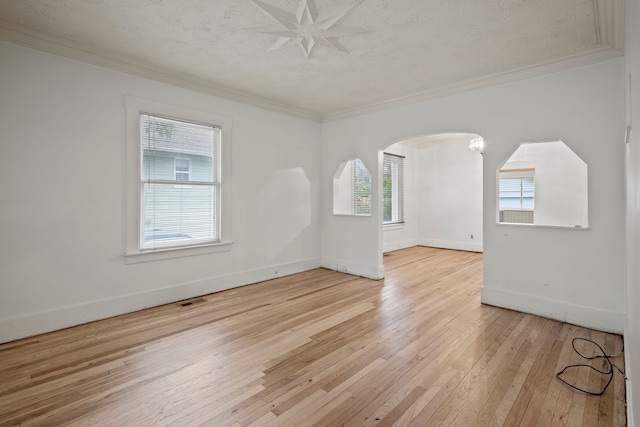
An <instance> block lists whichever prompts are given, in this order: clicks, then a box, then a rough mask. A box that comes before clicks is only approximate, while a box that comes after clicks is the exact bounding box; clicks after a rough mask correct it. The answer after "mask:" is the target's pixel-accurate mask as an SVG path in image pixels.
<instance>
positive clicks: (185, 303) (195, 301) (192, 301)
mask: <svg viewBox="0 0 640 427" xmlns="http://www.w3.org/2000/svg"><path fill="white" fill-rule="evenodd" d="M201 302H204V300H203V299H202V298H196V299H190V300H188V301H181V302H179V303H178V305H179V306H180V307H189V306H190V305H194V304H199V303H201Z"/></svg>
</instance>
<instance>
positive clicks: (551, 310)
mask: <svg viewBox="0 0 640 427" xmlns="http://www.w3.org/2000/svg"><path fill="white" fill-rule="evenodd" d="M481 301H482V303H483V304H488V305H494V306H496V307H502V308H508V309H510V310H516V311H521V312H524V313H530V314H535V315H537V316H542V317H547V318H550V319H555V320H559V321H560V322H566V323H571V324H574V325H578V326H583V327H585V328H590V329H596V330H599V331H603V332H613V333H616V334H621V335H622V334H623V333H624V325H625V319H626V315H625V314H624V313H620V312H616V311H610V310H602V309H598V308H594V307H586V306H582V305H577V304H571V303H567V302H562V301H558V300H552V299H548V298H543V297H539V296H535V295H529V294H524V293H520V292H512V291H505V290H502V289H491V288H487V287H486V286H483V287H482V292H481Z"/></svg>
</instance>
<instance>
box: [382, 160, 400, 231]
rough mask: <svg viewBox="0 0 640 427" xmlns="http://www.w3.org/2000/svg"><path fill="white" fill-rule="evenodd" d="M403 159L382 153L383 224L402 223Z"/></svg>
mask: <svg viewBox="0 0 640 427" xmlns="http://www.w3.org/2000/svg"><path fill="white" fill-rule="evenodd" d="M403 174H404V157H402V156H397V155H395V154H389V153H384V156H383V166H382V209H383V216H382V222H383V224H396V223H402V222H404V190H403Z"/></svg>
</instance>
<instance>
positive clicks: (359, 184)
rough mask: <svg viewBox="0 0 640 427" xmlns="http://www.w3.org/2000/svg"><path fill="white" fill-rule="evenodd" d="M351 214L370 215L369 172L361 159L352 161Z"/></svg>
mask: <svg viewBox="0 0 640 427" xmlns="http://www.w3.org/2000/svg"><path fill="white" fill-rule="evenodd" d="M352 169H353V181H352V183H353V189H352V194H353V214H354V215H371V174H370V173H369V171H368V170H367V167H366V166H365V165H364V163H362V160H360V159H355V160H354V161H353V168H352Z"/></svg>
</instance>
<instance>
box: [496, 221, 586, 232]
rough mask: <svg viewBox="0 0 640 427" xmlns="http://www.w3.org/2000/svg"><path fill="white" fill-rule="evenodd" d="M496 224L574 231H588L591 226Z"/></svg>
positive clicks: (499, 223) (500, 223) (498, 223)
mask: <svg viewBox="0 0 640 427" xmlns="http://www.w3.org/2000/svg"><path fill="white" fill-rule="evenodd" d="M496 224H497V225H500V226H504V225H507V226H514V227H525V228H552V229H559V230H575V231H589V230H592V228H589V227H569V226H566V225H544V224H524V223H518V222H496Z"/></svg>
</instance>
